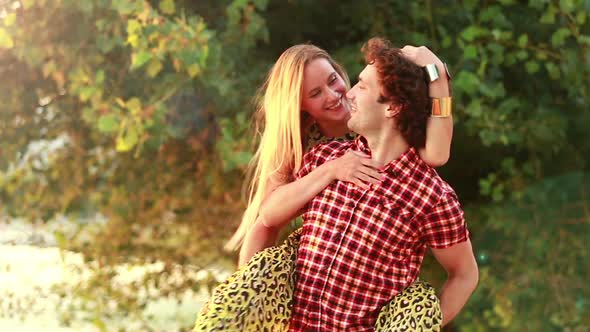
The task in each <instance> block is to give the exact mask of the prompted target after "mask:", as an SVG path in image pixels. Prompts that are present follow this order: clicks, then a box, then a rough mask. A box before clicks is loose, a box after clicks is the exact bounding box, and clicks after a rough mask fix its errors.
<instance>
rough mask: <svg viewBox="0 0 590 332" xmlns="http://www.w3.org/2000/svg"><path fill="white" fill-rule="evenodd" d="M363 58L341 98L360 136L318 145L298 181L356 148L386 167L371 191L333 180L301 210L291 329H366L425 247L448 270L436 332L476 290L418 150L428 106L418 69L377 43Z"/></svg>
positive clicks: (447, 198) (435, 181)
mask: <svg viewBox="0 0 590 332" xmlns="http://www.w3.org/2000/svg"><path fill="white" fill-rule="evenodd" d="M363 52H364V53H365V58H366V60H367V63H368V65H367V66H366V67H365V69H364V70H363V71H362V73H361V74H360V76H359V82H358V83H357V84H356V85H355V86H354V87H353V88H352V89H351V90H350V91H349V92H348V94H347V96H348V98H349V99H350V100H351V103H352V107H351V109H352V110H351V117H350V120H349V121H348V126H349V128H350V129H351V130H353V131H355V132H356V133H358V134H359V137H358V138H357V139H356V140H354V141H349V142H338V141H334V142H330V143H327V144H323V145H319V146H317V147H315V148H314V149H312V150H311V151H310V152H309V153H307V154H306V155H305V158H304V162H303V167H302V168H301V170H300V172H299V173H298V174H297V176H298V177H303V176H305V175H306V174H307V173H309V172H311V171H312V170H313V169H315V168H316V167H318V166H319V165H321V164H323V163H325V162H327V161H329V160H332V159H334V158H338V157H340V156H342V155H344V154H345V153H347V152H349V151H354V152H361V153H365V154H369V155H370V156H371V158H372V159H373V160H376V161H379V162H381V163H383V164H385V167H384V168H383V169H381V170H380V172H381V174H382V176H383V177H382V181H381V183H380V184H379V185H371V186H370V187H369V188H360V187H358V186H356V185H354V184H352V183H349V182H343V181H335V182H333V183H332V184H331V185H330V186H328V187H327V188H326V189H325V190H324V191H322V192H321V193H320V194H319V195H318V196H316V197H315V198H314V199H313V200H312V201H311V202H310V203H309V204H308V205H307V207H306V209H305V211H304V214H303V231H302V236H301V242H300V247H299V251H298V257H297V264H296V275H297V281H296V283H295V294H294V305H293V316H292V319H291V322H290V330H291V331H322V332H324V331H373V330H374V327H375V322H376V320H377V316H378V314H379V311H380V309H381V308H382V307H383V306H384V305H386V304H387V303H388V301H390V300H391V299H392V298H393V297H394V296H395V295H397V294H398V293H400V292H401V291H402V290H403V289H404V288H406V287H408V286H409V285H411V284H412V282H414V281H415V280H416V278H417V277H418V274H419V271H420V266H421V264H422V260H423V257H424V254H425V252H426V249H427V248H430V249H431V251H432V252H433V254H434V256H435V258H436V259H437V261H438V262H439V263H440V264H441V265H442V266H443V267H444V268H445V270H446V271H447V273H448V278H447V281H446V283H445V284H444V286H443V288H442V290H441V292H440V295H439V297H440V305H441V311H442V314H443V325H444V324H446V323H448V322H449V321H450V320H452V319H453V318H454V317H455V315H456V314H457V313H458V312H459V311H460V310H461V308H462V307H463V305H464V304H465V303H466V301H467V299H468V297H469V296H470V295H471V293H472V292H473V290H474V289H475V287H476V285H477V280H478V271H477V264H476V262H475V259H474V256H473V251H472V248H471V242H470V240H469V232H468V231H467V227H466V225H465V220H464V218H463V211H462V210H461V207H460V205H459V202H458V200H457V196H456V194H455V192H454V191H453V189H452V188H451V187H450V186H449V185H448V184H447V183H445V182H444V181H443V180H442V179H441V178H440V177H439V176H438V175H437V173H436V172H435V171H434V170H433V169H432V168H431V167H429V166H427V165H426V164H425V163H424V162H423V161H422V160H421V159H420V158H419V156H418V154H417V152H416V149H418V148H420V147H422V146H423V145H424V142H425V134H426V129H425V128H426V121H427V119H428V116H429V115H430V114H431V108H430V107H431V104H432V103H431V100H430V97H429V91H428V83H427V82H426V81H425V79H424V74H423V72H422V69H421V68H420V67H418V66H417V65H416V64H414V63H412V62H411V61H409V60H408V59H407V58H406V57H404V56H403V55H402V53H401V50H399V49H396V48H393V47H391V46H390V44H389V42H387V41H385V40H382V39H377V38H374V39H371V40H370V41H369V42H368V43H367V44H366V45H365V47H363ZM438 67H439V71H440V70H441V69H443V67H442V64H438ZM431 92H432V91H431ZM447 102H448V100H443V110H445V109H446V107H447V106H446V105H448V104H445V103H447ZM437 103H438V101H437ZM439 106H440V105H436V108H437V111H438V110H439V109H440V107H439ZM407 328H409V330H411V326H409V327H407Z"/></svg>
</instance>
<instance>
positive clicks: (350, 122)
mask: <svg viewBox="0 0 590 332" xmlns="http://www.w3.org/2000/svg"><path fill="white" fill-rule="evenodd" d="M351 120H352V118H350V119H348V122H346V126H347V127H348V130H350V131H352V132H355V133H357V134H358V131H357V130H358V129H357V127H356V126H355V125H354V121H351Z"/></svg>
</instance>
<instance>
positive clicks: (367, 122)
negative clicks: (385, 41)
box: [346, 65, 388, 135]
mask: <svg viewBox="0 0 590 332" xmlns="http://www.w3.org/2000/svg"><path fill="white" fill-rule="evenodd" d="M380 91H381V86H380V84H379V81H378V79H377V69H376V67H375V66H374V65H367V66H366V67H365V69H363V71H362V72H361V73H360V75H359V80H358V83H357V84H355V86H353V87H352V89H350V91H348V93H347V94H346V96H347V97H348V98H349V99H350V102H351V110H350V119H349V120H348V128H349V129H350V130H352V131H354V132H356V133H358V134H361V135H364V134H367V133H371V132H375V131H376V130H378V129H380V128H381V127H382V126H383V124H384V123H386V122H387V121H385V120H386V118H387V116H386V113H387V108H388V104H386V103H385V104H382V103H379V102H378V101H377V100H379V96H380Z"/></svg>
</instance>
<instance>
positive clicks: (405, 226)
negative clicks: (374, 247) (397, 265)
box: [379, 199, 418, 260]
mask: <svg viewBox="0 0 590 332" xmlns="http://www.w3.org/2000/svg"><path fill="white" fill-rule="evenodd" d="M381 206H382V209H383V214H382V216H381V224H382V226H381V227H380V228H379V233H380V237H381V238H383V239H386V240H385V241H386V242H385V243H384V244H383V249H384V250H383V251H384V253H385V254H387V255H390V256H391V258H393V259H394V260H405V259H406V258H407V257H408V256H409V255H410V254H411V248H412V247H413V245H414V243H415V241H416V239H417V234H418V229H417V227H416V225H415V223H414V220H413V219H414V218H413V217H414V214H413V213H412V211H411V210H410V209H408V208H407V207H405V206H401V205H400V204H399V203H398V202H396V201H391V200H387V199H384V200H383V201H382V203H381Z"/></svg>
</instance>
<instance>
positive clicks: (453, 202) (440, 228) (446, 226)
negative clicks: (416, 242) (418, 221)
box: [422, 188, 469, 249]
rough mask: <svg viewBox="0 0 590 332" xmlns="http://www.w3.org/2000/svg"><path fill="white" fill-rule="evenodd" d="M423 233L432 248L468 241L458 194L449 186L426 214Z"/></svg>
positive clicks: (446, 246)
mask: <svg viewBox="0 0 590 332" xmlns="http://www.w3.org/2000/svg"><path fill="white" fill-rule="evenodd" d="M422 231H423V234H424V238H425V241H426V244H427V245H428V246H429V247H430V248H434V249H444V248H448V247H451V246H453V245H455V244H457V243H460V242H463V241H466V240H467V238H468V237H469V231H468V230H467V225H466V224H465V218H464V214H463V209H461V205H460V204H459V199H458V198H457V194H455V192H454V191H453V190H452V189H450V188H447V189H446V190H445V192H444V193H443V195H442V197H441V199H440V201H439V202H438V204H437V205H436V206H435V207H434V208H433V209H432V211H430V212H429V213H427V214H426V216H425V217H424V223H423V230H422Z"/></svg>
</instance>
